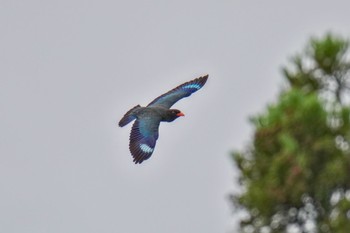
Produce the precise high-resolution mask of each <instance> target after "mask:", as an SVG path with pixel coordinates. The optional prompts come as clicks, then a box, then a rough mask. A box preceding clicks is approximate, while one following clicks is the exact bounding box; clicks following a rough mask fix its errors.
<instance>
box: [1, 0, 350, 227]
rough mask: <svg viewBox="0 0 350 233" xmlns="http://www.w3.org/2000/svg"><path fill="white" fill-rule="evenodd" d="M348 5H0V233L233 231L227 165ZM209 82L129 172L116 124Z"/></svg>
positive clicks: (35, 0)
mask: <svg viewBox="0 0 350 233" xmlns="http://www.w3.org/2000/svg"><path fill="white" fill-rule="evenodd" d="M349 9H350V2H349V1H346V0H344V1H337V0H335V1H320V0H312V1H302V0H294V1H280V0H273V1H246V0H245V1H243V0H241V1H237V0H236V1H235V0H230V1H229V0H216V1H206V0H201V1H199V0H198V1H194V0H186V1H182V0H177V1H164V0H163V1H160V0H159V1H155V0H153V1H118V0H99V1H83V0H60V1H44V0H41V1H40V0H30V1H28V0H0V109H1V110H0V232H4V233H5V232H6V233H23V232H25V233H77V232H84V233H96V232H101V233H111V232H113V233H140V232H142V233H154V232H159V233H160V232H162V233H164V232H166V233H179V232H181V233H193V232H201V233H212V232H224V233H228V232H234V230H233V229H234V228H235V221H234V216H233V215H232V208H231V207H230V205H229V202H228V200H227V196H228V194H229V193H230V192H232V191H234V190H236V189H237V188H235V187H236V186H235V184H234V177H235V174H236V173H235V170H234V166H233V164H232V162H231V160H230V158H229V153H230V151H232V150H235V149H242V148H244V146H245V145H247V143H248V142H249V139H250V137H249V136H250V135H251V126H250V125H249V123H248V120H247V119H248V117H249V116H252V115H254V114H256V113H258V112H261V111H262V110H263V109H264V106H266V104H267V103H269V102H271V101H273V100H274V99H275V97H276V95H277V93H278V90H279V89H280V88H281V87H282V85H283V82H282V78H281V74H280V67H281V66H282V65H283V64H287V59H288V57H290V56H291V55H293V54H295V53H296V52H299V51H301V50H302V49H303V48H304V47H305V45H306V42H307V40H308V39H309V38H310V36H312V35H316V36H319V35H323V34H324V33H325V32H326V31H328V30H331V31H333V32H336V33H338V34H340V35H343V36H344V37H347V38H348V37H349V35H350V31H349V30H350V29H349V28H350V13H349ZM207 73H208V74H209V75H210V76H209V80H208V82H207V84H206V85H205V86H204V88H202V89H201V90H200V91H198V92H196V93H195V94H193V95H192V96H191V97H190V98H186V99H183V100H181V101H180V102H178V103H177V104H176V105H175V106H174V107H175V108H178V109H180V110H181V111H183V112H184V113H185V114H186V116H185V117H182V118H179V119H177V120H176V121H174V122H172V123H162V124H161V127H160V138H159V140H158V142H157V147H156V149H155V152H154V154H153V155H152V157H151V158H150V159H149V160H147V161H145V162H144V163H142V164H141V165H135V164H134V163H133V162H132V157H131V155H130V153H129V150H128V143H129V142H128V139H129V133H130V128H131V127H130V125H128V126H126V127H124V128H119V127H118V126H117V122H118V121H119V120H120V118H121V117H122V116H123V115H124V113H125V112H126V111H127V110H129V109H130V108H131V107H133V106H135V105H136V104H141V105H147V104H148V103H149V102H150V101H152V100H153V99H154V98H155V97H157V96H158V95H160V94H163V93H164V92H166V91H168V90H170V89H172V88H173V87H175V86H177V85H179V84H181V83H183V82H186V81H189V80H191V79H194V78H196V77H198V76H200V75H203V74H207Z"/></svg>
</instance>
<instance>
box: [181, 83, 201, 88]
mask: <svg viewBox="0 0 350 233" xmlns="http://www.w3.org/2000/svg"><path fill="white" fill-rule="evenodd" d="M182 88H185V89H192V88H194V89H197V90H198V89H200V88H201V86H200V85H199V84H196V83H192V84H189V85H186V86H183V87H182Z"/></svg>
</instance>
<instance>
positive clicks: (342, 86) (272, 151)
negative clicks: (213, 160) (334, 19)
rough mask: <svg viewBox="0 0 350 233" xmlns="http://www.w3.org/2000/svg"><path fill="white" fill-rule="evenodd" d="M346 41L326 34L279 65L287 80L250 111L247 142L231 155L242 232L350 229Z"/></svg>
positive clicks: (349, 65) (349, 147) (233, 195)
mask: <svg viewBox="0 0 350 233" xmlns="http://www.w3.org/2000/svg"><path fill="white" fill-rule="evenodd" d="M347 52H348V42H347V41H346V40H344V39H342V38H340V37H336V36H333V35H331V34H327V35H326V36H324V37H323V38H320V39H318V38H313V39H311V41H310V43H309V44H308V46H307V48H306V50H305V52H304V53H303V54H301V55H297V56H295V57H294V58H293V59H292V64H291V65H290V66H288V67H285V68H284V69H283V74H284V77H285V79H286V81H287V84H288V88H286V89H285V90H283V91H282V92H281V94H280V96H279V98H278V100H277V101H276V103H274V104H271V105H270V106H269V107H268V108H267V109H266V111H265V112H264V113H262V114H259V115H257V116H255V117H253V118H252V119H251V122H252V124H253V125H254V127H255V133H254V137H253V140H252V143H251V145H250V146H249V147H248V148H246V149H245V150H244V151H242V152H239V151H237V152H234V153H233V154H232V158H233V160H234V162H235V164H236V166H237V168H238V170H239V183H240V185H241V187H242V192H240V193H236V194H232V195H231V200H232V202H233V204H234V205H235V207H236V208H241V209H243V210H245V212H246V213H247V217H246V218H244V219H242V220H241V222H240V223H241V224H240V231H241V232H273V233H277V232H293V229H294V232H295V231H296V232H305V233H306V232H344V233H345V232H348V230H349V229H350V108H349V106H348V105H347V104H346V102H347V97H348V96H347V90H348V88H349V84H348V82H349V74H350V62H349V61H348V60H347V57H346V56H347V55H348V54H347Z"/></svg>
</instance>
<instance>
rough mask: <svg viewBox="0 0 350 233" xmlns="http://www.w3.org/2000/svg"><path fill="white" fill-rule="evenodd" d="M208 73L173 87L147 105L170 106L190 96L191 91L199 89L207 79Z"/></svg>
mask: <svg viewBox="0 0 350 233" xmlns="http://www.w3.org/2000/svg"><path fill="white" fill-rule="evenodd" d="M208 76H209V75H205V76H202V77H199V78H196V79H194V80H192V81H189V82H186V83H184V84H181V85H180V86H177V87H175V88H174V89H172V90H170V91H168V92H167V93H165V94H163V95H161V96H159V97H157V98H156V99H154V100H153V101H152V102H151V103H149V104H148V106H161V107H165V108H170V107H171V106H172V105H173V104H175V103H176V102H177V101H179V100H180V99H182V98H184V97H187V96H190V95H191V94H192V93H194V92H196V91H198V90H199V89H201V88H202V87H203V86H204V84H205V82H206V81H207V79H208Z"/></svg>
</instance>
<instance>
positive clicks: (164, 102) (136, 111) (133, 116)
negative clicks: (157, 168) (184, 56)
mask: <svg viewBox="0 0 350 233" xmlns="http://www.w3.org/2000/svg"><path fill="white" fill-rule="evenodd" d="M208 76H209V75H204V76H201V77H199V78H196V79H194V80H192V81H189V82H186V83H183V84H181V85H179V86H177V87H175V88H174V89H172V90H170V91H168V92H167V93H165V94H163V95H161V96H159V97H157V98H155V99H154V100H153V101H152V102H151V103H149V104H148V105H147V106H146V107H141V106H140V105H136V106H135V107H133V108H132V109H130V110H129V111H128V112H127V113H125V115H124V116H123V118H122V119H121V120H120V121H119V126H120V127H123V126H125V125H127V124H129V123H130V122H132V121H133V120H136V121H135V123H134V124H133V126H132V128H131V133H130V138H129V140H130V142H129V149H130V152H131V154H132V156H133V158H134V162H135V163H136V164H138V163H142V162H143V161H144V160H146V159H149V158H150V157H151V155H152V153H153V151H154V148H155V146H156V141H157V139H158V136H159V133H158V131H159V130H158V129H159V124H160V122H161V121H166V122H172V121H174V120H175V119H176V118H178V117H180V116H185V115H184V114H183V113H182V112H181V111H180V110H177V109H170V107H171V106H172V105H174V104H175V103H176V102H177V101H179V100H180V99H182V98H185V97H188V96H190V95H191V94H192V93H194V92H196V91H198V90H199V89H201V88H202V87H203V86H204V84H205V83H206V81H207V79H208Z"/></svg>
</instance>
